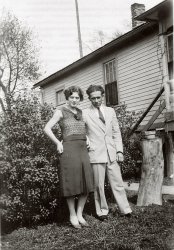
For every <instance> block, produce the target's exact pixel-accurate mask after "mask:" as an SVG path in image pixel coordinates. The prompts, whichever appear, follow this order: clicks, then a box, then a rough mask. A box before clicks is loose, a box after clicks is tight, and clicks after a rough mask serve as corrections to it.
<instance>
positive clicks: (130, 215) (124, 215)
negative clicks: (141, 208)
mask: <svg viewBox="0 0 174 250" xmlns="http://www.w3.org/2000/svg"><path fill="white" fill-rule="evenodd" d="M121 216H122V217H127V218H130V217H132V213H127V214H121Z"/></svg>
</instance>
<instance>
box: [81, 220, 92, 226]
mask: <svg viewBox="0 0 174 250" xmlns="http://www.w3.org/2000/svg"><path fill="white" fill-rule="evenodd" d="M80 224H81V225H82V227H90V225H89V224H88V222H86V221H84V222H80Z"/></svg>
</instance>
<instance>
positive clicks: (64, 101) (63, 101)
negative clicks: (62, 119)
mask: <svg viewBox="0 0 174 250" xmlns="http://www.w3.org/2000/svg"><path fill="white" fill-rule="evenodd" d="M64 89H65V86H64V85H60V86H59V87H57V88H56V89H55V98H56V107H57V106H61V105H64V104H65V103H66V99H65V98H64V100H62V101H61V102H60V103H58V93H59V92H62V93H63V91H64ZM63 95H64V94H63Z"/></svg>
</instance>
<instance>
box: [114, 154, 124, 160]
mask: <svg viewBox="0 0 174 250" xmlns="http://www.w3.org/2000/svg"><path fill="white" fill-rule="evenodd" d="M116 160H117V161H118V162H123V161H124V156H123V153H122V152H117V155H116Z"/></svg>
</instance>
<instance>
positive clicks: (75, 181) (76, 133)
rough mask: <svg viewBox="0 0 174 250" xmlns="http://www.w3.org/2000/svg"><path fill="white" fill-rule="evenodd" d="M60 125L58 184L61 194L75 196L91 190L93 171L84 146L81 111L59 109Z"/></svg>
mask: <svg viewBox="0 0 174 250" xmlns="http://www.w3.org/2000/svg"><path fill="white" fill-rule="evenodd" d="M61 111H62V114H63V118H62V119H61V120H60V123H59V124H60V127H61V131H62V135H63V154H62V155H61V157H60V185H61V194H62V196H65V197H68V196H75V195H79V194H88V193H89V192H93V190H94V186H93V172H92V168H91V165H90V161H89V156H88V151H87V146H86V131H85V123H84V121H83V119H82V111H81V110H80V109H77V114H74V113H73V112H71V111H70V110H69V109H67V108H66V107H63V108H62V109H61Z"/></svg>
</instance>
